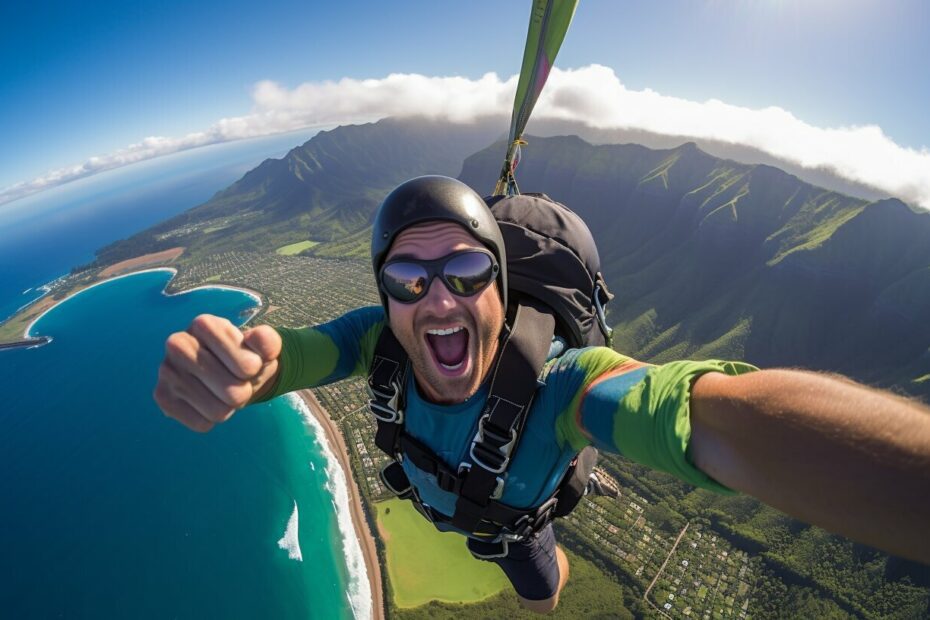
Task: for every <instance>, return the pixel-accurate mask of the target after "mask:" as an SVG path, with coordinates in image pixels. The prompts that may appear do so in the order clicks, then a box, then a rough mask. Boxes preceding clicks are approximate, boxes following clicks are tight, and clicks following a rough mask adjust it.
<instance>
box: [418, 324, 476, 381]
mask: <svg viewBox="0 0 930 620" xmlns="http://www.w3.org/2000/svg"><path fill="white" fill-rule="evenodd" d="M426 341H427V343H429V348H430V350H431V351H432V352H433V359H435V360H436V363H437V365H438V366H439V367H440V368H442V369H443V370H445V371H446V372H448V373H454V374H458V372H459V371H462V370H464V367H465V362H466V361H467V359H468V330H467V329H465V328H464V327H463V326H461V325H457V326H455V327H447V328H445V329H428V330H426Z"/></svg>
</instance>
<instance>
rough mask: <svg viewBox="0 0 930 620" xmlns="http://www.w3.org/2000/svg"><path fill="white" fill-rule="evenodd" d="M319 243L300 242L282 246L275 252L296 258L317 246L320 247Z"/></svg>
mask: <svg viewBox="0 0 930 620" xmlns="http://www.w3.org/2000/svg"><path fill="white" fill-rule="evenodd" d="M319 243H320V242H319V241H310V240H307V241H298V242H297V243H291V244H290V245H282V246H281V247H280V248H278V249H277V250H275V252H277V253H278V254H282V255H284V256H294V255H295V254H300V253H301V252H303V251H304V250H309V249H310V248H312V247H313V246H315V245H319Z"/></svg>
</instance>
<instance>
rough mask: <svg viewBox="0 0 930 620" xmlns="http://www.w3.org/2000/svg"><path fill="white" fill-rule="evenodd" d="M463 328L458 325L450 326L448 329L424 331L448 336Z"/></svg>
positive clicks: (433, 334) (434, 334) (432, 334)
mask: <svg viewBox="0 0 930 620" xmlns="http://www.w3.org/2000/svg"><path fill="white" fill-rule="evenodd" d="M463 329H465V328H464V327H462V326H461V325H459V326H458V327H450V328H448V329H428V330H426V333H427V334H430V335H431V336H450V335H452V334H454V333H456V332H460V331H462V330H463Z"/></svg>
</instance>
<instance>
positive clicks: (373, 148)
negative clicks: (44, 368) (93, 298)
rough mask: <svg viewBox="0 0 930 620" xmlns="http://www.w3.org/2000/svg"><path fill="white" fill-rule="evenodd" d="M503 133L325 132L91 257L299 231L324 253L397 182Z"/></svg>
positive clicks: (386, 128) (217, 246) (402, 128)
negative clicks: (208, 196) (164, 219)
mask: <svg viewBox="0 0 930 620" xmlns="http://www.w3.org/2000/svg"><path fill="white" fill-rule="evenodd" d="M500 132H501V128H500V127H498V126H495V125H493V124H489V123H478V124H460V125H456V124H449V123H440V122H437V121H429V120H424V119H407V120H401V119H385V120H382V121H379V122H377V123H371V124H366V125H350V126H346V127H338V128H336V129H333V130H332V131H323V132H320V133H319V134H317V135H316V136H314V137H313V138H311V139H310V140H308V141H307V142H306V143H305V144H303V145H301V146H299V147H296V148H294V149H292V150H291V151H290V152H289V153H288V154H287V155H286V156H285V157H284V158H282V159H268V160H266V161H264V162H263V163H262V164H261V165H259V166H258V167H256V168H254V169H253V170H251V171H249V172H248V173H246V174H245V176H243V177H242V178H241V179H240V180H239V181H237V182H236V183H234V184H233V185H231V186H230V187H228V188H227V189H225V190H223V191H221V192H218V193H217V194H216V195H215V196H214V197H213V198H212V199H210V200H209V201H208V202H206V203H204V204H203V205H200V206H198V207H195V208H193V209H191V210H189V211H187V212H185V213H183V214H181V215H179V216H177V217H175V218H172V219H170V220H167V221H165V222H163V223H162V224H159V225H158V226H155V227H153V228H150V229H148V230H146V231H144V232H142V233H140V234H138V235H135V236H134V237H132V238H131V239H129V240H126V241H121V242H117V243H115V244H112V245H110V246H108V247H106V248H103V249H102V250H101V251H100V252H98V261H97V262H98V263H99V264H109V263H113V262H116V261H118V260H122V259H124V258H126V257H129V256H134V255H138V254H140V253H144V252H151V251H156V250H160V249H163V248H164V247H171V246H173V245H184V246H186V247H187V248H188V251H187V254H186V257H187V259H188V260H190V259H193V258H196V257H198V256H201V255H204V254H209V253H213V252H220V251H226V250H252V251H273V250H274V249H275V248H277V247H280V246H282V245H286V244H288V243H295V242H298V241H303V240H313V241H318V242H321V244H320V245H319V246H316V247H315V248H314V252H316V253H320V254H323V255H325V254H327V253H328V252H330V253H331V251H332V248H328V247H327V245H328V244H329V243H330V242H342V241H343V240H344V238H345V237H347V236H350V235H353V234H357V233H360V231H364V230H365V229H367V227H368V226H369V225H370V219H371V215H372V214H373V213H374V210H375V208H376V207H377V205H378V203H379V202H380V200H381V199H382V198H383V197H384V194H385V193H386V192H387V191H389V190H390V189H391V188H393V187H394V186H395V185H397V184H398V183H400V182H401V181H403V180H405V179H408V178H410V177H413V176H417V175H421V174H446V175H450V176H454V175H456V174H458V172H459V170H460V169H461V164H462V160H463V159H464V158H465V157H466V156H467V155H468V154H470V153H473V152H474V151H475V150H477V149H479V148H482V147H485V146H486V145H487V144H488V143H489V142H490V141H491V140H493V139H494V137H496V135H497V134H499V133H500ZM362 237H364V235H362ZM343 245H344V244H343ZM361 247H362V248H363V251H367V249H366V246H365V245H362V246H361ZM341 251H342V252H343V253H346V252H348V253H353V252H357V251H358V248H357V247H354V246H353V247H352V248H345V247H343V249H342V250H341Z"/></svg>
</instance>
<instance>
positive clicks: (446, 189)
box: [371, 175, 507, 310]
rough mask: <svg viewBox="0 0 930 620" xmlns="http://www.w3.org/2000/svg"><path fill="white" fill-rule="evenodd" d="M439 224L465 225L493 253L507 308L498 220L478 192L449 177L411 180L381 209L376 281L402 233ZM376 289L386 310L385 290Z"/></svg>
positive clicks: (374, 242)
mask: <svg viewBox="0 0 930 620" xmlns="http://www.w3.org/2000/svg"><path fill="white" fill-rule="evenodd" d="M436 220H445V221H448V222H455V223H456V224H461V225H462V226H463V227H464V228H465V229H466V230H467V231H468V232H469V233H471V235H472V236H473V237H474V238H475V239H477V240H478V241H480V242H481V243H482V244H483V245H484V246H485V247H487V248H488V249H489V250H491V252H492V253H493V254H494V256H495V257H496V258H497V262H498V264H499V265H500V273H499V274H498V276H497V277H498V287H499V289H500V294H501V298H502V300H503V302H504V308H506V307H507V254H506V252H505V250H504V238H503V237H502V236H501V231H500V228H499V227H498V225H497V220H495V219H494V215H493V214H492V213H491V210H490V209H489V208H488V205H487V204H486V203H485V202H484V200H483V199H482V198H481V196H479V195H478V194H477V193H476V192H475V190H473V189H472V188H470V187H468V186H467V185H465V184H464V183H462V182H461V181H458V180H456V179H452V178H449V177H444V176H438V175H430V176H422V177H417V178H415V179H410V180H409V181H406V182H404V183H401V184H400V185H398V186H397V187H396V188H394V191H392V192H391V193H390V194H388V196H387V198H385V199H384V202H382V203H381V206H380V207H378V212H377V213H375V221H374V225H373V226H372V229H371V266H372V268H374V271H375V279H376V280H377V278H378V273H379V271H380V270H381V265H382V264H384V259H385V257H386V256H387V253H388V250H389V249H390V248H391V244H393V243H394V239H395V238H396V237H397V235H398V234H399V233H400V232H401V231H402V230H404V229H406V228H409V227H411V226H413V225H415V224H421V223H423V222H432V221H436ZM376 285H377V287H378V294H379V295H381V303H382V305H384V308H385V310H386V309H387V297H386V296H385V294H384V292H383V291H382V290H381V283H380V282H376Z"/></svg>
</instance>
